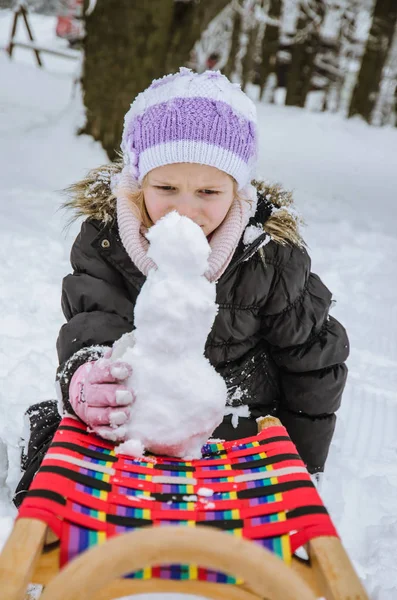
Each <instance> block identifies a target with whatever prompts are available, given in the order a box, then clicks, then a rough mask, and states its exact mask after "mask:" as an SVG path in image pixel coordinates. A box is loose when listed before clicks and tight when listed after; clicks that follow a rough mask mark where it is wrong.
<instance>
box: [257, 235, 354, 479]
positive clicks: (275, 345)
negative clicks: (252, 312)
mask: <svg viewBox="0 0 397 600" xmlns="http://www.w3.org/2000/svg"><path fill="white" fill-rule="evenodd" d="M270 245H272V246H273V251H271V252H270V255H269V257H268V258H267V259H266V266H265V268H266V269H270V270H271V273H270V275H271V276H272V284H271V287H270V290H269V294H268V296H267V299H266V304H265V306H264V309H263V319H262V327H263V329H262V331H263V335H264V338H265V339H266V341H267V342H268V344H269V348H270V353H271V355H272V358H273V360H274V361H275V362H276V364H277V365H278V367H279V373H280V375H279V376H280V387H281V402H280V408H279V416H280V420H281V421H282V422H283V424H284V425H285V426H286V428H287V430H288V433H289V435H290V437H291V439H292V441H293V442H294V443H295V445H296V447H297V449H298V452H299V453H300V455H301V457H302V459H303V461H304V462H305V463H306V465H307V466H308V469H309V470H310V471H311V472H316V471H321V470H323V468H324V464H325V461H326V458H327V455H328V450H329V446H330V443H331V439H332V436H333V432H334V429H335V422H336V417H335V414H334V413H335V411H336V410H337V409H338V408H339V406H340V403H341V397H342V392H343V389H344V386H345V382H346V376H347V368H346V365H345V364H344V361H345V360H346V359H347V357H348V354H349V342H348V338H347V335H346V331H345V329H344V327H342V325H341V324H340V323H339V322H338V321H337V320H336V319H335V318H333V317H332V316H331V315H329V309H330V306H331V301H332V295H331V292H330V291H329V290H328V289H327V287H326V286H325V285H324V284H323V283H322V281H321V279H320V278H319V277H318V276H317V275H315V274H314V273H312V272H311V261H310V258H309V255H308V254H307V252H306V250H305V249H304V248H299V247H297V246H280V245H276V244H274V243H272V244H269V246H270Z"/></svg>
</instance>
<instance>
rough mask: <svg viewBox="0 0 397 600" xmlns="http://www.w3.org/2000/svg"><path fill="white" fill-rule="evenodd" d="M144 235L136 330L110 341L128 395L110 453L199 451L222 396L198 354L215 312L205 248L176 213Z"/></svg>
mask: <svg viewBox="0 0 397 600" xmlns="http://www.w3.org/2000/svg"><path fill="white" fill-rule="evenodd" d="M147 237H148V239H149V241H150V247H149V250H148V256H149V257H150V258H151V259H152V260H153V261H154V262H155V264H156V265H157V270H156V269H152V270H151V271H150V273H149V275H148V277H147V280H146V282H145V283H144V285H143V287H142V290H141V292H140V294H139V296H138V299H137V302H136V305H135V313H134V321H135V328H136V329H135V330H134V332H133V333H130V334H126V335H124V336H122V338H120V340H119V341H118V342H116V343H115V345H114V348H113V355H112V358H113V359H115V360H123V361H125V362H128V363H129V364H130V365H131V367H132V375H131V377H130V378H129V380H128V381H127V387H130V389H132V390H133V391H134V394H135V397H136V400H135V402H134V404H133V406H132V408H131V416H130V421H129V423H128V424H127V428H128V434H127V441H126V442H124V443H123V444H121V445H120V446H119V449H118V452H120V453H123V454H129V455H131V456H142V455H143V453H144V452H145V451H148V452H151V453H154V454H159V455H168V456H174V457H178V458H183V459H192V458H199V457H200V456H201V448H202V446H203V444H205V443H206V441H207V440H208V438H209V437H210V436H211V434H212V432H213V431H214V429H215V428H216V427H217V426H218V425H219V424H220V423H221V422H222V419H223V414H224V410H225V404H226V397H227V389H226V384H225V382H224V380H223V378H222V377H221V376H220V375H219V374H218V373H217V372H216V371H215V369H214V368H213V367H212V366H211V364H210V362H209V361H208V359H207V358H205V356H204V347H205V342H206V340H207V337H208V334H209V332H210V330H211V327H212V325H213V322H214V319H215V316H216V314H217V312H218V306H217V304H216V303H215V296H216V290H215V283H210V282H209V281H208V280H207V279H206V277H205V276H204V273H205V272H206V270H207V268H208V257H209V254H210V251H211V249H210V246H209V244H208V241H207V239H206V237H205V235H204V233H203V231H202V229H201V228H200V227H199V226H198V225H196V224H195V223H194V222H193V221H191V220H190V219H188V218H187V217H183V216H180V215H179V214H178V213H176V212H172V213H169V214H168V215H166V216H165V217H163V218H162V219H160V220H159V221H158V222H157V223H156V224H155V225H154V226H153V227H151V229H150V230H149V232H148V234H147Z"/></svg>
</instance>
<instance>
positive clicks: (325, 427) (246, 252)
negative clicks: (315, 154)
mask: <svg viewBox="0 0 397 600" xmlns="http://www.w3.org/2000/svg"><path fill="white" fill-rule="evenodd" d="M118 169H119V166H118V165H117V164H116V165H110V166H108V167H103V168H101V169H98V170H96V171H92V172H91V173H90V174H89V175H88V176H87V179H85V180H84V181H83V182H80V183H79V184H76V185H75V186H73V187H72V188H71V191H72V192H73V194H74V196H73V198H72V199H71V200H70V202H68V203H67V204H66V205H67V206H69V207H71V208H73V209H74V210H75V212H76V215H77V216H79V215H80V216H81V215H84V216H85V217H87V218H86V220H85V221H84V222H83V224H82V227H81V232H80V234H79V235H78V237H77V239H76V241H75V243H74V245H73V248H72V251H71V264H72V267H73V274H70V275H67V276H66V277H65V278H64V280H63V289H62V308H63V312H64V314H65V317H66V319H67V323H66V324H65V325H63V327H62V328H61V331H60V333H59V337H58V341H57V350H58V356H59V362H60V366H59V368H58V372H57V379H58V380H59V383H60V387H61V390H62V397H63V402H64V405H65V407H66V409H67V410H69V411H71V406H70V404H69V402H68V385H69V381H70V378H71V376H72V374H73V373H74V371H75V370H76V369H77V368H78V366H79V365H81V364H82V363H83V362H85V361H87V360H95V359H97V358H99V357H100V356H102V354H103V353H104V351H105V350H106V348H107V347H108V346H111V345H112V344H113V342H114V341H115V340H117V339H118V338H119V337H120V336H121V335H122V334H123V333H126V332H128V331H131V330H132V329H133V328H134V306H135V302H136V299H137V296H138V294H139V292H140V289H141V287H142V285H143V283H144V281H145V276H144V275H143V274H142V273H141V272H140V271H139V270H138V268H137V267H136V266H135V265H134V263H133V262H132V261H131V259H130V258H129V256H128V254H127V252H126V250H125V249H124V247H123V245H122V243H121V240H120V237H119V234H118V229H117V220H116V208H115V197H114V196H113V195H112V193H111V191H110V175H111V173H112V172H113V173H114V172H115V171H117V170H118ZM254 183H255V185H256V187H257V190H258V207H257V211H256V214H255V216H254V217H253V218H252V219H251V220H250V222H249V224H248V228H249V230H248V231H247V230H246V234H245V235H243V236H242V238H241V240H240V243H239V245H238V247H237V248H236V251H235V253H234V256H233V258H232V261H231V263H230V264H229V266H228V267H227V269H226V271H225V272H224V274H223V275H222V276H221V277H220V279H219V281H218V282H217V298H216V301H217V303H218V305H219V312H218V315H217V317H216V319H215V322H214V325H213V328H212V330H211V332H210V334H209V336H208V338H207V343H206V347H205V355H206V356H207V357H208V359H209V360H210V362H211V363H212V365H213V366H214V367H215V368H216V370H217V371H218V372H220V373H221V374H222V376H223V377H224V379H225V381H226V383H227V386H228V390H229V399H228V403H229V404H230V405H231V408H230V412H231V413H232V414H229V415H228V416H225V419H224V422H223V424H221V425H220V427H219V428H218V429H217V430H215V432H214V437H216V438H225V439H237V438H241V437H245V436H248V435H254V434H255V433H256V430H257V426H256V422H255V419H256V418H257V417H259V416H261V415H266V414H275V415H277V416H278V417H279V418H280V420H281V421H282V423H283V424H284V425H285V426H286V428H287V430H288V432H289V435H290V437H291V439H292V440H293V442H294V443H295V444H296V446H297V449H298V451H299V453H300V455H301V456H302V459H303V460H304V462H305V463H306V465H307V466H308V468H309V470H310V471H311V472H316V471H320V470H322V469H323V468H324V463H325V461H326V458H327V454H328V449H329V445H330V443H331V439H332V435H333V432H334V428H335V421H336V417H335V411H336V410H337V409H338V408H339V406H340V403H341V396H342V391H343V388H344V385H345V381H346V375H347V368H346V366H345V364H344V361H345V360H346V358H347V356H348V353H349V344H348V339H347V335H346V332H345V329H344V328H343V327H342V325H341V324H340V323H339V322H338V321H337V320H336V319H334V318H333V317H332V316H331V315H329V309H330V306H331V292H330V291H329V290H328V289H327V288H326V286H325V285H324V284H323V283H322V281H321V280H320V278H319V277H318V276H317V275H315V274H313V273H312V272H311V270H310V265H311V262H310V258H309V256H308V253H307V251H306V249H305V247H304V243H303V241H302V239H301V237H300V235H299V232H298V223H297V219H296V218H295V217H294V210H293V209H291V207H292V198H291V194H290V193H289V192H286V191H284V190H282V189H281V188H280V187H279V186H268V185H266V184H265V183H263V182H254ZM244 240H245V242H246V243H244ZM251 240H252V241H251ZM247 406H248V409H247ZM233 413H234V414H233ZM239 414H240V415H246V416H240V417H239V418H238V423H237V427H235V425H236V422H237V419H236V415H239ZM247 415H249V416H247Z"/></svg>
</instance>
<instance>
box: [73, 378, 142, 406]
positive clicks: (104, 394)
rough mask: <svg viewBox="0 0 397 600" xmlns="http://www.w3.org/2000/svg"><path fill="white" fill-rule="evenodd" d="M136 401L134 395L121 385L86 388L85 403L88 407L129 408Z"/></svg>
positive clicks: (112, 384)
mask: <svg viewBox="0 0 397 600" xmlns="http://www.w3.org/2000/svg"><path fill="white" fill-rule="evenodd" d="M133 400H134V396H133V393H132V392H131V390H128V389H127V388H126V387H125V385H121V384H119V383H117V384H116V383H97V384H95V383H94V384H92V385H89V386H87V387H86V388H85V401H86V404H87V405H88V406H91V407H94V408H95V407H101V406H104V407H106V406H111V407H113V408H116V407H118V406H128V405H130V404H132V402H133Z"/></svg>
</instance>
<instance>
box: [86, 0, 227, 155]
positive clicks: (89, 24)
mask: <svg viewBox="0 0 397 600" xmlns="http://www.w3.org/2000/svg"><path fill="white" fill-rule="evenodd" d="M228 2H229V0H199V1H197V0H196V1H195V2H175V1H174V0H150V2H141V1H140V0H106V2H98V3H97V5H96V8H95V10H94V11H93V12H92V14H90V15H89V16H86V38H85V41H84V50H85V61H84V72H83V78H82V87H83V98H84V104H85V107H86V124H85V126H84V128H83V129H82V130H81V133H87V134H89V135H91V136H93V138H94V139H95V140H98V141H100V142H101V144H102V146H103V148H104V149H105V150H106V152H107V154H108V156H109V158H110V159H114V158H115V157H116V156H117V151H118V148H119V147H120V141H121V135H122V130H123V121H124V115H125V113H126V112H127V110H128V107H129V105H130V104H131V102H132V101H133V100H134V98H135V97H136V95H137V94H138V93H139V92H141V91H142V90H144V89H145V88H146V87H147V86H148V85H150V83H151V81H152V80H153V79H155V78H158V77H162V76H163V75H165V74H166V73H167V72H169V71H175V70H177V69H178V68H179V67H180V66H183V65H184V64H186V62H187V61H188V60H189V52H190V50H191V49H192V48H193V46H194V44H195V43H196V41H197V40H198V39H199V38H200V36H201V33H202V32H203V30H204V29H205V28H206V27H207V25H208V24H209V22H210V21H211V20H212V19H213V18H214V17H215V16H216V15H217V14H218V12H220V11H221V10H222V9H223V8H224V7H225V5H226V4H228ZM87 6H88V0H85V8H87Z"/></svg>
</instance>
